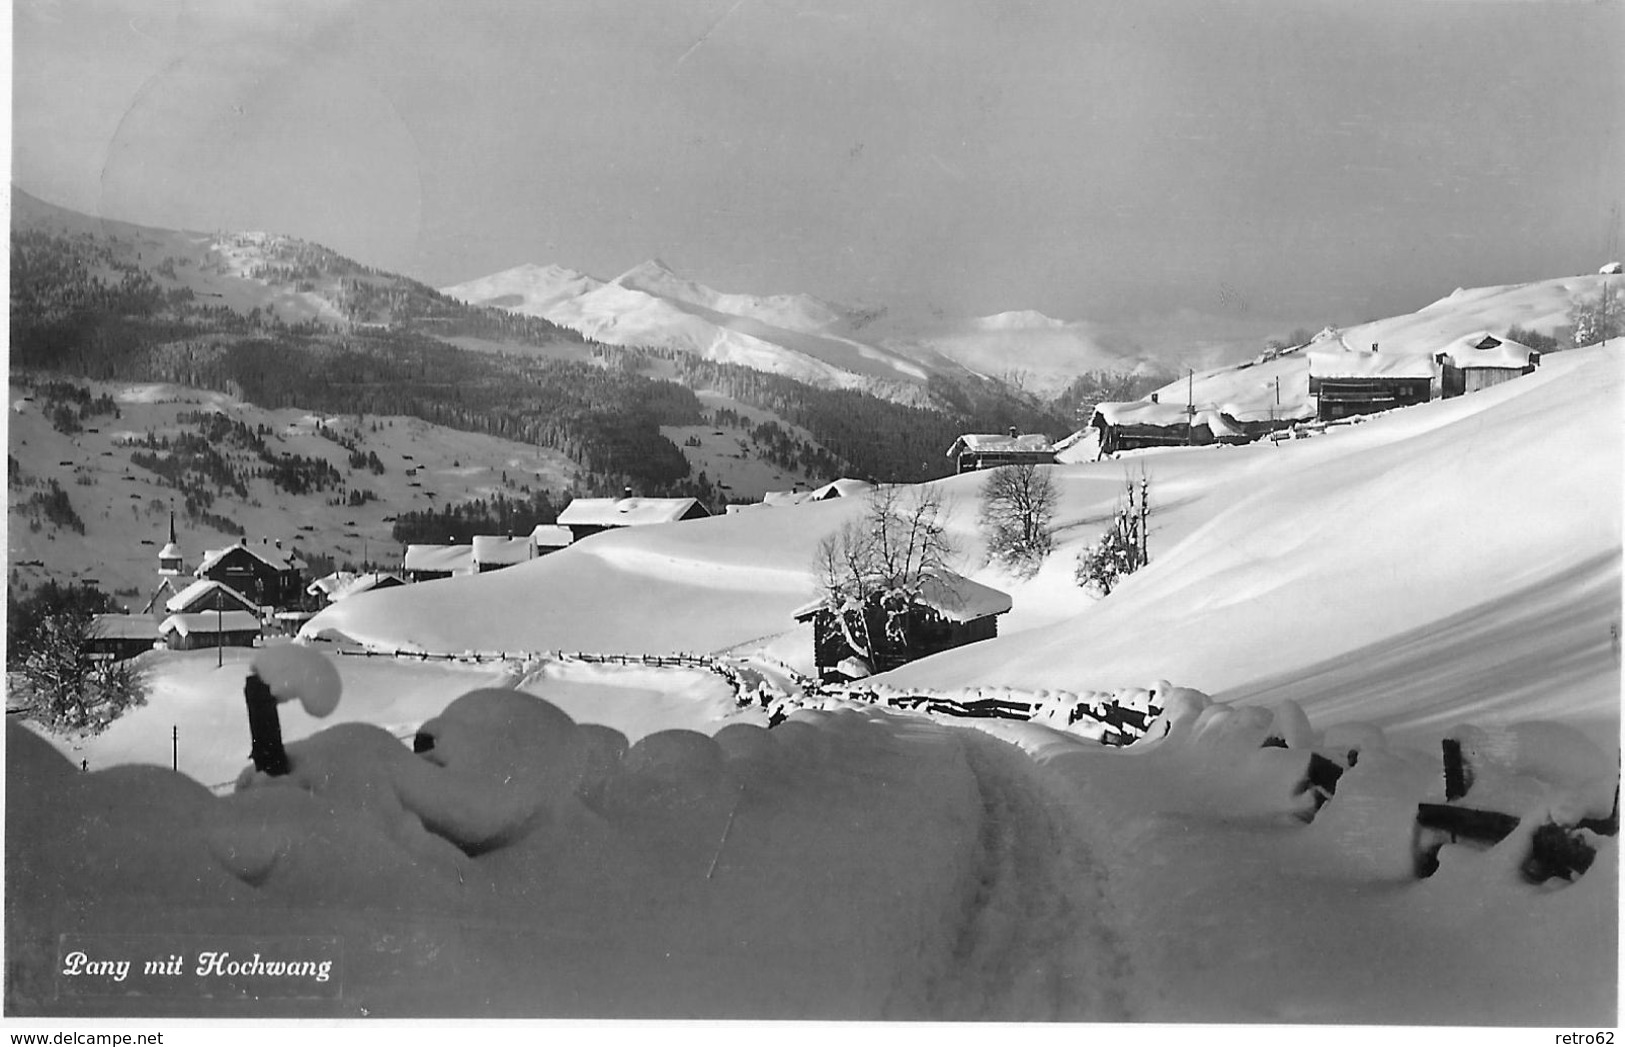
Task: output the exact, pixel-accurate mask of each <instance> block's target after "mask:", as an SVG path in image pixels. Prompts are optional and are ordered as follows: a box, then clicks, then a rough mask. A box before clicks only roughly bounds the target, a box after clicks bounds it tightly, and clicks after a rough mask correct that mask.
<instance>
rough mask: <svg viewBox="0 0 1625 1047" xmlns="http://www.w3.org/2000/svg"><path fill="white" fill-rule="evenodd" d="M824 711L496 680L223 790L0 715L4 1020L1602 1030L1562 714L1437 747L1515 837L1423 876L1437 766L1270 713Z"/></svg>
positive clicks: (1608, 920)
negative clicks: (1450, 752) (70, 972)
mask: <svg viewBox="0 0 1625 1047" xmlns="http://www.w3.org/2000/svg"><path fill="white" fill-rule="evenodd" d="M532 684H533V685H534V686H535V687H536V688H537V690H540V691H542V692H543V693H545V692H546V690H547V685H546V681H545V680H533V681H532ZM827 701H828V702H829V703H830V705H831V708H830V709H827V710H802V711H798V712H796V713H794V714H792V715H791V716H790V718H789V719H788V721H787V722H784V723H781V724H779V725H778V726H777V727H775V728H773V729H772V730H765V729H763V728H761V727H758V726H754V725H751V724H747V723H732V724H728V725H726V726H723V727H721V729H719V730H717V731H716V733H715V736H714V737H707V736H706V735H705V734H702V733H699V732H696V731H692V730H658V731H654V732H652V733H648V734H645V735H644V736H642V737H641V738H639V739H638V740H636V741H635V742H630V743H629V739H628V737H627V736H626V735H625V734H623V733H621V732H619V731H616V730H614V729H612V728H610V727H607V726H603V725H598V724H577V723H575V722H573V721H572V719H571V718H570V717H569V716H567V715H566V714H564V713H563V712H562V711H560V710H559V709H558V708H557V707H556V706H554V705H552V704H551V703H549V702H547V701H545V700H542V699H540V698H538V697H537V695H536V694H529V693H525V692H522V691H518V690H511V689H496V688H487V689H479V690H475V691H473V692H470V693H468V694H465V695H463V696H462V697H460V698H458V699H457V700H455V701H453V702H452V703H451V704H450V705H449V706H447V708H446V709H445V711H444V712H443V713H441V714H440V715H438V716H436V717H433V718H431V719H429V720H428V721H427V722H425V723H424V724H423V725H422V726H421V727H420V728H419V730H418V731H417V734H416V736H415V738H414V739H413V744H412V746H411V747H408V746H407V745H405V744H403V743H402V741H401V740H399V739H397V738H395V737H394V736H392V735H391V734H389V733H388V732H386V731H384V730H382V729H380V728H377V727H373V726H371V725H368V724H364V723H348V724H341V725H339V726H336V727H333V728H330V729H327V730H324V731H321V732H319V733H317V734H315V735H313V736H311V737H308V738H305V739H303V740H300V741H296V742H293V743H291V744H290V745H289V753H290V756H291V758H292V763H293V771H292V773H291V774H290V775H288V776H287V777H283V778H276V779H271V778H266V777H264V776H259V775H254V774H251V773H245V774H244V775H243V776H242V778H241V779H240V780H239V783H238V785H239V788H238V790H237V791H236V792H234V793H232V794H230V795H227V796H216V795H214V794H212V793H211V792H210V791H209V790H208V789H206V788H204V787H203V786H202V785H200V784H198V783H197V782H195V781H193V780H192V779H189V778H187V777H185V776H184V775H180V774H176V773H174V772H171V771H169V770H167V769H161V768H157V767H152V766H118V767H112V768H109V769H106V770H99V771H93V772H91V773H88V774H86V773H81V772H79V771H78V770H77V768H76V767H75V766H74V765H73V764H71V763H69V762H68V761H67V760H65V759H64V758H63V757H62V756H61V755H60V754H58V753H57V752H55V751H54V750H53V749H51V748H50V747H49V746H48V745H47V744H46V743H44V742H43V741H41V740H40V739H39V738H37V737H36V736H35V735H33V734H32V733H30V732H28V731H25V730H23V729H20V728H17V727H15V726H12V727H11V728H10V730H9V731H8V753H7V760H8V774H9V776H10V788H9V789H8V793H7V803H8V810H7V822H6V824H7V852H8V854H11V855H13V856H16V858H15V860H13V861H11V862H10V863H8V865H7V870H6V876H7V883H6V887H7V891H6V905H7V913H6V916H7V921H6V935H7V941H6V944H7V956H8V963H9V970H8V980H7V985H6V991H7V999H6V1004H7V1008H8V1012H9V1013H14V1014H41V1013H43V1014H80V1015H96V1014H102V1015H114V1014H120V1015H125V1014H152V1015H156V1014H207V1015H239V1016H240V1015H248V1014H254V1015H276V1014H299V1015H303V1016H310V1015H314V1014H326V1015H331V1016H352V1017H353V1016H386V1015H393V1016H405V1015H432V1016H459V1015H470V1016H472V1015H479V1016H486V1017H495V1016H532V1017H543V1016H545V1017H572V1016H591V1017H656V1016H658V1017H666V1018H699V1017H713V1018H716V1017H732V1018H944V1019H949V1018H979V1019H982V1018H986V1019H1024V1020H1025V1019H1044V1018H1060V1019H1072V1020H1111V1021H1145V1020H1150V1021H1170V1020H1200V1021H1231V1020H1236V1021H1251V1020H1262V1021H1276V1022H1281V1021H1291V1022H1317V1021H1321V1022H1325V1021H1363V1022H1407V1023H1430V1022H1440V1023H1449V1024H1473V1023H1535V1024H1554V1023H1561V1024H1572V1023H1575V1022H1583V1023H1585V1024H1610V1023H1611V1022H1612V1021H1613V1018H1614V1015H1615V1009H1616V1000H1615V996H1614V992H1615V983H1616V974H1617V967H1616V960H1615V928H1616V926H1617V925H1616V923H1615V910H1616V907H1617V896H1618V891H1617V882H1618V874H1617V861H1618V859H1617V849H1616V840H1615V838H1612V837H1605V836H1598V835H1596V834H1595V833H1589V832H1587V831H1585V830H1581V831H1580V832H1581V833H1582V834H1583V835H1584V838H1585V839H1586V840H1588V841H1589V846H1592V847H1594V848H1595V849H1596V858H1595V861H1594V863H1593V864H1592V865H1591V867H1590V869H1589V871H1587V872H1586V873H1585V874H1584V875H1583V876H1580V877H1578V879H1577V880H1576V881H1575V882H1573V883H1570V882H1568V881H1566V880H1558V881H1549V882H1546V883H1544V884H1539V885H1532V884H1529V883H1527V882H1525V881H1524V880H1523V878H1522V877H1521V876H1520V875H1519V867H1520V865H1521V863H1522V862H1523V860H1524V857H1525V856H1526V855H1527V853H1528V851H1529V847H1530V839H1531V834H1532V833H1533V831H1534V829H1535V827H1536V826H1537V825H1539V824H1542V823H1543V822H1545V821H1547V820H1549V819H1557V820H1559V821H1561V822H1562V823H1563V824H1568V825H1572V824H1574V822H1575V821H1576V820H1578V819H1579V818H1581V817H1586V816H1591V817H1600V816H1604V815H1606V814H1607V811H1608V807H1609V800H1610V797H1611V795H1612V794H1611V792H1610V790H1611V789H1612V788H1613V786H1614V783H1615V781H1616V778H1615V773H1616V768H1615V766H1614V764H1613V761H1612V759H1611V757H1610V756H1609V755H1608V754H1606V753H1604V752H1603V751H1602V750H1601V749H1599V748H1598V747H1597V746H1595V745H1593V744H1592V743H1590V742H1589V741H1588V740H1587V739H1586V738H1585V737H1584V736H1583V735H1581V734H1580V733H1579V732H1577V731H1574V730H1573V729H1570V728H1564V727H1560V726H1558V725H1547V726H1545V727H1539V726H1535V727H1531V728H1526V729H1522V730H1520V731H1512V732H1507V731H1504V730H1501V731H1488V732H1486V731H1482V730H1478V731H1474V730H1464V731H1458V732H1457V736H1458V737H1460V738H1461V739H1463V745H1464V749H1465V751H1466V752H1467V753H1468V754H1469V758H1470V759H1471V761H1472V765H1473V767H1474V771H1475V781H1476V784H1475V785H1474V786H1473V789H1474V792H1473V794H1472V798H1473V800H1474V801H1475V802H1476V801H1480V800H1481V801H1482V802H1484V803H1485V804H1486V805H1488V806H1490V807H1492V808H1495V809H1500V810H1505V811H1510V812H1511V813H1513V814H1514V816H1521V817H1522V819H1523V822H1522V824H1520V825H1519V827H1518V828H1517V830H1516V831H1514V832H1513V833H1512V835H1511V836H1509V837H1507V838H1506V839H1505V840H1503V841H1502V842H1501V843H1500V844H1497V845H1496V846H1494V847H1492V848H1489V849H1484V848H1482V847H1474V846H1471V845H1469V844H1468V843H1467V842H1465V841H1464V842H1463V843H1461V844H1449V845H1446V846H1444V847H1443V849H1442V850H1441V851H1440V852H1439V862H1440V869H1439V871H1438V872H1437V873H1436V874H1435V875H1434V876H1433V877H1432V878H1431V879H1426V880H1418V879H1416V878H1415V856H1416V844H1417V838H1416V824H1415V820H1416V812H1417V804H1418V802H1419V801H1426V800H1439V799H1442V796H1439V795H1436V794H1438V793H1440V792H1441V785H1440V781H1439V777H1440V776H1439V771H1438V761H1437V756H1436V755H1432V754H1428V753H1421V752H1412V751H1407V750H1402V749H1393V748H1390V747H1389V746H1388V745H1387V743H1386V742H1385V740H1384V739H1383V736H1382V733H1381V732H1380V731H1376V730H1374V729H1368V728H1367V729H1353V728H1348V727H1343V728H1336V729H1332V730H1328V731H1325V732H1320V731H1316V730H1314V728H1313V727H1312V726H1311V725H1310V723H1309V722H1308V720H1307V719H1306V718H1305V717H1304V716H1303V714H1302V713H1301V712H1300V711H1298V710H1297V709H1296V707H1295V706H1292V705H1291V704H1290V703H1288V704H1284V705H1282V706H1280V707H1278V708H1277V709H1276V710H1275V711H1274V712H1268V711H1265V710H1263V709H1261V708H1247V707H1233V706H1227V705H1224V704H1215V703H1211V702H1210V701H1209V700H1208V699H1207V698H1206V697H1205V696H1203V695H1201V694H1199V693H1198V692H1193V691H1188V690H1184V689H1173V690H1170V691H1168V708H1167V709H1165V710H1164V712H1163V714H1162V715H1161V716H1159V717H1158V718H1157V719H1156V720H1155V721H1153V723H1152V724H1151V725H1150V728H1149V730H1148V732H1147V738H1146V739H1145V740H1144V741H1141V742H1139V743H1137V744H1136V745H1134V746H1131V747H1129V748H1127V749H1109V748H1104V747H1101V746H1099V745H1097V744H1095V743H1093V742H1091V741H1088V740H1087V739H1084V738H1080V737H1078V736H1076V735H1070V734H1067V733H1065V732H1061V731H1056V730H1052V729H1049V728H1046V727H1044V726H1041V725H1039V724H1033V723H1011V722H1005V721H983V722H981V723H980V725H979V726H980V728H981V729H980V730H978V729H975V728H971V727H965V726H959V725H951V724H946V723H943V722H939V721H936V720H933V719H931V718H928V717H925V716H922V715H901V714H894V713H887V712H881V711H878V710H874V709H870V708H867V707H857V706H851V705H847V704H843V703H840V702H838V701H836V700H833V699H829V700H827ZM990 735H997V736H1000V737H1002V738H1003V739H1006V740H1008V741H1013V742H1015V743H1017V745H1018V746H1019V747H1020V748H1018V747H1016V746H1012V745H1009V744H1006V742H1005V741H1003V740H999V738H996V737H990ZM1023 749H1024V750H1025V752H1023V751H1022V750H1023ZM414 750H416V752H414ZM1312 753H1316V754H1327V753H1329V754H1332V755H1333V756H1334V757H1336V758H1337V761H1338V763H1339V765H1340V767H1341V768H1342V771H1341V780H1340V781H1339V782H1337V783H1336V786H1335V789H1325V788H1310V786H1309V783H1308V781H1307V780H1306V778H1307V776H1308V774H1309V768H1310V766H1311V760H1312V759H1313V757H1312V755H1311V754H1312ZM65 932H71V933H73V934H75V935H78V936H80V939H79V940H89V941H92V942H95V941H101V942H109V941H121V942H129V941H134V940H142V941H151V942H159V943H162V942H170V941H173V942H175V943H176V945H175V947H177V948H185V947H190V946H194V945H195V946H198V947H201V944H200V943H208V942H236V943H239V944H240V943H243V942H245V941H251V940H257V941H273V940H286V938H287V937H288V936H290V935H305V936H313V937H327V938H336V939H337V940H338V941H339V942H341V943H342V962H343V992H342V994H340V995H338V996H336V997H333V998H327V999H322V1000H314V1001H313V1000H311V999H304V1000H298V1001H292V1002H289V1001H277V1000H274V999H262V1000H259V1001H257V1002H256V1001H246V1000H234V999H229V998H220V997H216V998H214V999H206V998H203V997H201V996H199V995H197V994H192V995H186V994H180V995H176V994H175V993H174V992H168V993H165V992H162V991H154V990H153V987H152V986H151V985H148V986H147V987H146V988H147V993H148V994H147V995H133V996H132V995H129V994H127V993H126V992H124V991H122V990H120V991H115V990H114V989H112V988H111V987H109V988H107V989H106V990H105V991H104V992H101V993H97V992H90V991H80V990H81V989H83V988H84V986H82V985H79V984H74V983H71V982H68V983H65V982H64V979H63V978H62V977H60V976H59V974H58V972H59V971H60V969H61V962H62V958H61V957H60V956H58V955H57V953H58V952H59V951H60V949H61V948H62V947H63V940H62V938H61V935H62V934H63V933H65ZM132 936H137V937H132ZM140 936H144V937H140ZM177 936H180V937H177ZM245 936H247V937H245ZM254 936H258V937H254ZM183 938H184V941H183V940H182V939H183Z"/></svg>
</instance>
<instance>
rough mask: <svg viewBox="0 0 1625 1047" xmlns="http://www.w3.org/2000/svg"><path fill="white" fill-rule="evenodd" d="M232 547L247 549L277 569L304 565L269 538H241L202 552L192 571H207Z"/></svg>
mask: <svg viewBox="0 0 1625 1047" xmlns="http://www.w3.org/2000/svg"><path fill="white" fill-rule="evenodd" d="M234 549H245V550H247V551H248V552H249V553H250V554H252V555H253V556H255V557H257V558H258V559H259V560H261V561H262V562H263V563H265V564H266V565H267V566H269V567H271V568H272V569H273V570H277V571H292V570H298V569H299V568H302V567H304V566H305V562H304V561H303V560H301V559H299V557H297V556H295V555H293V552H292V551H291V550H286V549H283V548H282V547H281V546H280V545H279V544H277V543H275V542H273V541H271V540H269V539H262V540H260V541H257V542H255V541H250V540H248V539H246V538H243V539H239V540H238V542H237V544H236V545H228V546H226V547H225V548H224V549H210V550H209V551H208V552H206V553H204V554H203V562H202V563H200V564H198V565H197V570H195V571H193V572H192V573H193V574H197V575H202V574H206V573H208V571H209V569H210V568H211V567H213V566H214V565H215V564H217V563H219V562H220V561H221V560H222V559H223V558H224V557H225V556H226V555H227V554H229V553H230V552H231V551H232V550H234Z"/></svg>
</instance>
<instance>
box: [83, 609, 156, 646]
mask: <svg viewBox="0 0 1625 1047" xmlns="http://www.w3.org/2000/svg"><path fill="white" fill-rule="evenodd" d="M90 635H91V636H93V637H96V638H97V639H101V640H156V639H158V623H157V622H155V621H153V620H152V616H151V615H145V614H98V615H97V616H96V617H94V618H92V619H91V620H90Z"/></svg>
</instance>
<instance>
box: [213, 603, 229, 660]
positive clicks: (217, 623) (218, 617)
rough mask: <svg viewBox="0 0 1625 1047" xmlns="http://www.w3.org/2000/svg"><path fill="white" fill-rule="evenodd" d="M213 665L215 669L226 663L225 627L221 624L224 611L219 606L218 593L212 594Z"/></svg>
mask: <svg viewBox="0 0 1625 1047" xmlns="http://www.w3.org/2000/svg"><path fill="white" fill-rule="evenodd" d="M214 599H215V604H214V667H215V668H216V669H218V668H220V667H221V666H223V665H225V664H226V627H225V625H224V624H223V623H224V621H225V617H226V613H225V611H223V610H221V608H220V594H219V593H218V592H216V593H215V594H214Z"/></svg>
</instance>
